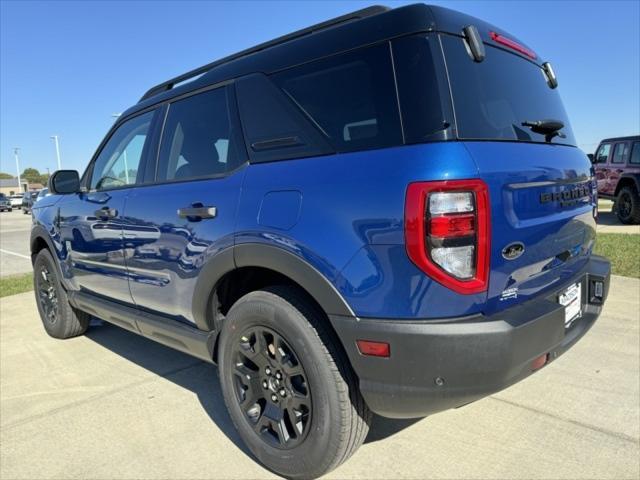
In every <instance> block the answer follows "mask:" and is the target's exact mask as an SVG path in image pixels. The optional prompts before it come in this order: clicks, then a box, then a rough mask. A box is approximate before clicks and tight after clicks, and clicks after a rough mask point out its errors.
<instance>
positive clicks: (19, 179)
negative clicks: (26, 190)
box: [13, 147, 22, 192]
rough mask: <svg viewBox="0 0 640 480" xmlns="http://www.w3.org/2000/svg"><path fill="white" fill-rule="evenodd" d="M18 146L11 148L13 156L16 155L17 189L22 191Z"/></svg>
mask: <svg viewBox="0 0 640 480" xmlns="http://www.w3.org/2000/svg"><path fill="white" fill-rule="evenodd" d="M19 150H20V148H19V147H15V148H14V149H13V156H14V157H16V170H17V171H18V191H19V192H22V179H21V178H20V160H19V159H18V151H19Z"/></svg>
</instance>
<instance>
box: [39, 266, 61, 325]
mask: <svg viewBox="0 0 640 480" xmlns="http://www.w3.org/2000/svg"><path fill="white" fill-rule="evenodd" d="M36 282H37V287H38V301H39V302H40V306H41V307H42V311H43V312H44V317H45V320H46V321H47V322H49V323H50V324H51V325H53V324H55V323H56V322H57V321H58V294H57V292H56V287H55V284H54V279H53V277H52V275H51V273H50V272H49V269H48V268H47V267H46V266H43V267H42V268H41V269H40V271H39V272H38V274H37V276H36Z"/></svg>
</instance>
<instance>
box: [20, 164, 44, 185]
mask: <svg viewBox="0 0 640 480" xmlns="http://www.w3.org/2000/svg"><path fill="white" fill-rule="evenodd" d="M21 176H22V179H23V180H26V181H28V182H29V183H40V172H39V171H38V169H37V168H25V169H24V172H22V175H21Z"/></svg>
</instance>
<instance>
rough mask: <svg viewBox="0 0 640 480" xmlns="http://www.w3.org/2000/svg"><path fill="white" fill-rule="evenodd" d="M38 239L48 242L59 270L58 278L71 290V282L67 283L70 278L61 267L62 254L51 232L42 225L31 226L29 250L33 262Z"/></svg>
mask: <svg viewBox="0 0 640 480" xmlns="http://www.w3.org/2000/svg"><path fill="white" fill-rule="evenodd" d="M38 240H42V241H44V243H46V244H47V248H48V249H49V252H50V253H51V256H52V257H53V260H54V262H53V263H54V264H55V266H56V270H57V271H58V272H57V273H58V278H59V279H60V281H61V282H62V286H63V287H64V288H65V289H66V290H69V289H70V288H69V284H68V283H67V282H68V279H67V278H66V277H65V276H64V275H63V273H62V268H61V267H60V256H59V255H58V250H57V249H56V247H55V245H54V243H53V240H51V236H50V235H49V232H48V231H47V229H46V228H44V227H43V226H42V225H34V226H33V227H31V235H30V237H29V251H30V252H31V264H33V261H34V260H35V258H34V253H35V252H34V250H35V248H36V244H37V242H38Z"/></svg>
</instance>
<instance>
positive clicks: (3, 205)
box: [0, 193, 13, 212]
mask: <svg viewBox="0 0 640 480" xmlns="http://www.w3.org/2000/svg"><path fill="white" fill-rule="evenodd" d="M12 210H13V207H12V206H11V201H10V200H9V198H8V197H7V196H6V195H5V194H4V193H0V212H11V211H12Z"/></svg>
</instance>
